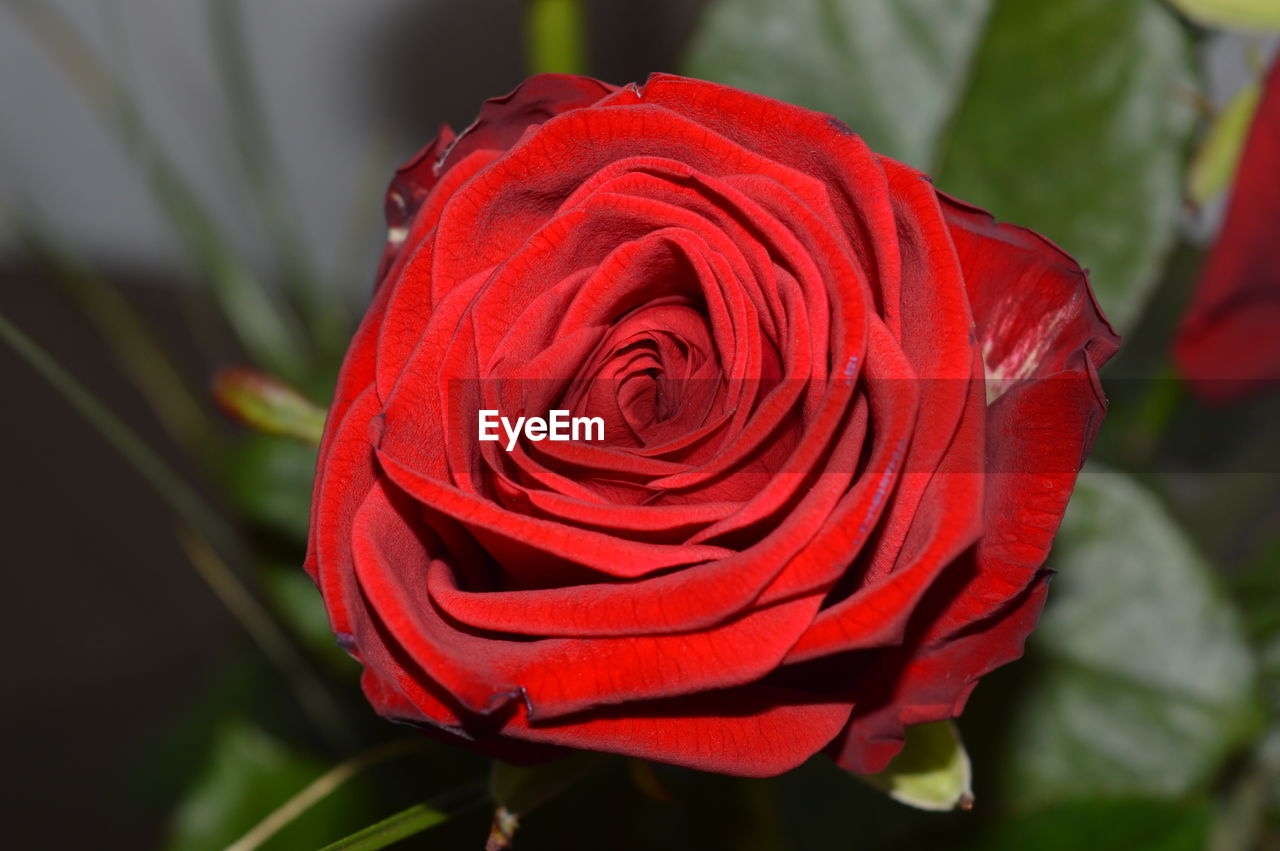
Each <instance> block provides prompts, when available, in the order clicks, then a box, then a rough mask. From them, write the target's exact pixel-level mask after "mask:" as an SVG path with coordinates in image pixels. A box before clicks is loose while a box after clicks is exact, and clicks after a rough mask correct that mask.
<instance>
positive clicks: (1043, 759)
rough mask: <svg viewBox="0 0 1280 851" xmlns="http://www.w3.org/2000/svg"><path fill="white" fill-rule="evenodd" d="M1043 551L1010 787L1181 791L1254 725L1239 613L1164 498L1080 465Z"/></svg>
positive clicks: (1019, 791) (1064, 793) (1041, 797)
mask: <svg viewBox="0 0 1280 851" xmlns="http://www.w3.org/2000/svg"><path fill="white" fill-rule="evenodd" d="M1049 564H1050V566H1051V567H1053V568H1055V569H1056V570H1057V571H1058V575H1057V576H1055V578H1054V581H1053V586H1052V588H1051V590H1050V594H1049V605H1048V607H1047V608H1046V610H1045V614H1044V617H1043V618H1042V619H1041V623H1040V626H1039V627H1038V628H1037V630H1036V632H1035V633H1034V634H1033V636H1032V639H1031V642H1030V647H1031V649H1032V655H1033V657H1036V658H1038V659H1039V660H1040V662H1041V666H1042V670H1041V671H1040V672H1039V678H1038V679H1036V680H1034V681H1033V682H1032V683H1031V688H1030V689H1029V692H1028V696H1027V700H1026V702H1025V704H1024V705H1022V706H1020V707H1019V709H1018V712H1017V716H1016V718H1015V720H1014V723H1013V726H1012V730H1011V732H1010V740H1009V742H1008V743H1007V744H1008V752H1009V754H1010V757H1009V758H1010V762H1009V764H1008V765H1007V766H1006V770H1005V772H1004V777H1003V778H1002V779H1003V780H1004V782H1005V783H1006V785H1007V790H1006V791H1007V793H1008V795H1009V796H1010V797H1011V798H1012V799H1014V800H1015V801H1017V802H1020V803H1035V802H1048V801H1060V800H1064V799H1070V798H1074V797H1081V796H1098V795H1143V796H1151V797H1174V796H1181V795H1184V794H1186V793H1187V792H1188V791H1189V790H1192V789H1194V788H1197V787H1198V786H1200V785H1201V784H1204V783H1206V782H1207V781H1208V780H1209V779H1210V778H1211V777H1212V776H1213V774H1214V772H1215V770H1216V769H1217V768H1218V767H1219V766H1220V765H1221V763H1222V761H1223V759H1224V757H1226V756H1227V755H1228V754H1229V753H1230V752H1231V751H1232V749H1233V748H1235V747H1236V746H1237V745H1238V744H1240V743H1241V742H1242V741H1243V740H1244V739H1246V738H1247V737H1248V736H1250V735H1252V733H1253V732H1254V730H1255V727H1256V723H1257V718H1258V705H1257V696H1256V693H1255V664H1254V661H1253V658H1252V656H1251V653H1250V649H1249V647H1248V645H1247V643H1246V640H1245V637H1244V634H1243V630H1242V628H1241V624H1240V619H1239V617H1238V615H1237V613H1236V611H1235V610H1234V609H1233V608H1232V606H1231V605H1230V603H1229V602H1228V600H1227V599H1226V597H1225V595H1224V593H1223V592H1222V591H1221V590H1220V589H1219V588H1218V587H1217V585H1216V584H1215V583H1214V581H1213V579H1212V578H1211V576H1210V574H1209V571H1208V568H1207V566H1206V565H1205V563H1204V561H1203V560H1202V559H1201V558H1200V557H1199V556H1198V555H1197V554H1196V553H1195V551H1194V549H1193V547H1192V545H1191V543H1190V541H1188V540H1187V538H1186V537H1185V536H1184V535H1183V534H1182V533H1181V532H1180V531H1179V530H1178V528H1177V527H1176V526H1175V525H1174V523H1173V522H1172V521H1171V520H1170V518H1169V517H1168V516H1167V515H1166V514H1165V512H1164V510H1163V509H1162V507H1161V506H1160V504H1159V503H1158V502H1157V501H1156V499H1155V498H1154V497H1153V496H1152V495H1151V494H1150V493H1148V492H1147V491H1146V490H1144V489H1142V488H1141V487H1140V486H1138V485H1137V484H1135V483H1134V482H1133V481H1132V480H1131V479H1129V478H1128V477H1126V476H1124V475H1122V474H1120V473H1112V472H1106V471H1098V472H1091V473H1086V474H1085V475H1083V476H1082V477H1081V479H1080V482H1079V484H1078V485H1077V488H1076V492H1075V496H1074V497H1073V498H1072V502H1071V505H1070V507H1069V509H1068V511H1067V515H1066V518H1065V519H1064V521H1063V526H1062V530H1061V532H1060V533H1059V535H1058V539H1057V544H1056V545H1055V548H1054V551H1053V553H1052V555H1051V557H1050V560H1049Z"/></svg>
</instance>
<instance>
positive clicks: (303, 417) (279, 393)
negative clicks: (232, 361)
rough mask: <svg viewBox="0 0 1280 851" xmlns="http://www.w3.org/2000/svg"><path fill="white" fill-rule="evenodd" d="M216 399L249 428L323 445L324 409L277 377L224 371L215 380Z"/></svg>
mask: <svg viewBox="0 0 1280 851" xmlns="http://www.w3.org/2000/svg"><path fill="white" fill-rule="evenodd" d="M213 398H214V400H215V401H216V402H217V403H218V406H219V407H221V408H222V410H223V412H224V413H226V414H227V415H228V416H230V417H231V418H233V419H235V420H237V421H239V422H241V423H243V424H244V425H247V426H249V427H250V428H254V429H257V430H258V431H261V432H265V433H266V434H276V435H280V436H282V437H292V438H295V439H297V440H301V441H302V442H304V443H310V444H312V445H313V446H319V445H320V436H321V434H322V433H323V432H324V418H325V413H326V412H325V409H324V408H321V407H320V406H319V405H316V404H315V403H314V402H312V401H311V400H310V399H307V398H306V397H305V396H303V395H302V394H301V393H299V392H298V391H297V390H294V389H293V388H292V387H290V386H289V385H287V384H285V383H284V382H283V381H281V380H280V379H278V378H276V377H274V376H271V375H267V374H266V373H263V372H258V371H257V370H254V369H248V368H246V367H233V368H230V369H224V370H221V371H220V372H219V373H218V374H217V375H216V376H215V377H214V379H213Z"/></svg>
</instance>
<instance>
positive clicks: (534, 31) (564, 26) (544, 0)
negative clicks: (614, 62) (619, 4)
mask: <svg viewBox="0 0 1280 851" xmlns="http://www.w3.org/2000/svg"><path fill="white" fill-rule="evenodd" d="M582 5H583V4H582V0H525V8H526V11H525V33H526V35H525V47H526V50H527V52H528V54H529V58H528V65H529V73H530V74H582V73H585V69H586V65H587V63H586V56H585V53H586V48H585V39H584V37H583V18H584V15H583V8H582Z"/></svg>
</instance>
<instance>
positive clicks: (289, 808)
mask: <svg viewBox="0 0 1280 851" xmlns="http://www.w3.org/2000/svg"><path fill="white" fill-rule="evenodd" d="M429 744H430V742H429V741H428V740H427V739H424V738H421V737H419V738H413V739H399V740H397V741H394V742H386V743H384V744H381V745H379V746H378V747H376V748H371V749H370V750H367V751H365V752H364V753H362V754H358V755H356V756H353V757H351V758H350V759H348V760H344V761H343V762H340V763H338V764H337V765H335V766H334V767H333V768H331V769H329V770H328V771H326V772H325V773H324V774H321V775H320V776H319V777H317V778H316V779H315V780H313V781H311V782H310V783H308V784H307V786H306V787H305V788H303V789H302V790H301V791H300V792H298V794H296V795H294V796H293V797H292V798H290V799H289V800H287V801H285V802H284V803H283V804H281V805H280V806H279V807H277V808H276V809H275V810H274V811H273V812H272V813H271V814H270V815H268V816H267V817H266V818H264V819H263V820H262V821H260V822H258V824H257V825H255V826H254V828H253V829H252V830H250V831H249V832H248V833H246V834H245V835H244V836H242V837H240V839H238V840H236V841H235V842H233V843H232V844H230V845H228V846H227V851H254V849H256V848H259V847H260V846H262V845H263V844H264V843H266V842H267V841H268V840H269V839H271V837H273V836H275V835H276V834H277V833H279V832H280V830H281V829H282V828H284V827H285V826H286V825H288V824H289V823H290V822H292V821H293V820H294V819H296V818H298V817H299V816H301V815H302V814H303V813H304V812H306V811H307V810H308V809H310V808H311V807H313V806H315V804H317V803H318V802H319V801H321V800H323V799H324V798H326V797H328V796H329V795H331V794H333V792H334V791H335V790H336V789H338V787H340V786H342V784H344V783H346V782H347V781H348V780H350V779H351V778H353V777H355V776H356V775H357V774H360V773H361V772H363V771H367V770H368V769H370V768H372V767H374V766H375V765H379V764H381V763H384V762H387V761H389V760H393V759H397V758H399V757H402V756H409V755H411V754H416V753H423V752H424V751H425V750H426V749H427V747H428V745H429Z"/></svg>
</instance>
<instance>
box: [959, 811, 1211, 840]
mask: <svg viewBox="0 0 1280 851" xmlns="http://www.w3.org/2000/svg"><path fill="white" fill-rule="evenodd" d="M1210 814H1211V811H1210V807H1209V805H1208V804H1207V803H1203V802H1197V803H1184V802H1178V803H1168V802H1163V801H1146V800H1118V801H1079V802H1068V803H1062V804H1054V805H1052V806H1049V807H1046V808H1044V809H1041V810H1037V811H1035V812H1033V813H1030V814H1027V815H1020V816H1013V817H1011V818H1004V819H1001V820H999V821H995V822H991V823H989V824H988V825H987V826H986V827H985V828H984V829H983V830H980V831H979V832H978V833H977V835H976V836H975V838H974V840H973V841H972V842H971V843H962V844H961V845H960V849H961V851H963V849H974V851H978V849H981V851H1026V849H1035V851H1079V849H1081V848H1088V849H1089V851H1133V849H1141V851H1203V849H1204V847H1205V841H1206V839H1207V838H1208V833H1209V819H1210Z"/></svg>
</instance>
